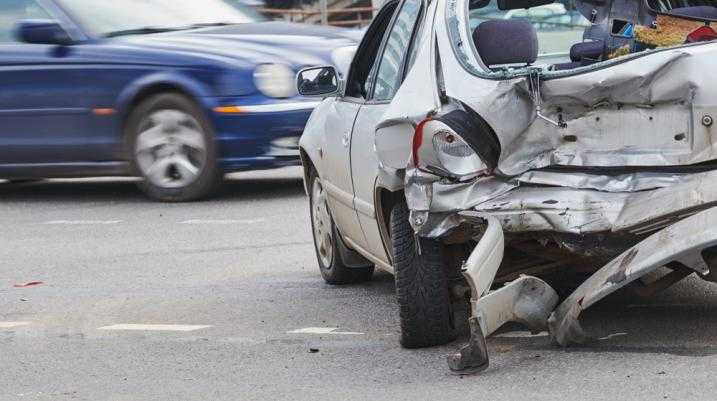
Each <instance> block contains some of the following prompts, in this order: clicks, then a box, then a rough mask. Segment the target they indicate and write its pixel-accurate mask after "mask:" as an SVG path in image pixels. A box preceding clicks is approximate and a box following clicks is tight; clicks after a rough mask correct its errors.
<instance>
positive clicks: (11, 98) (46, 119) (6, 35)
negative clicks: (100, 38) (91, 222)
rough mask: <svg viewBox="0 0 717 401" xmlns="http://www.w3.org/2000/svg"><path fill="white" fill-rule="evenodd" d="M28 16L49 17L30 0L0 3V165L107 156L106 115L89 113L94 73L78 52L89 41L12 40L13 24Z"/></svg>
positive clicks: (111, 150) (109, 149)
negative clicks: (58, 43) (57, 43)
mask: <svg viewBox="0 0 717 401" xmlns="http://www.w3.org/2000/svg"><path fill="white" fill-rule="evenodd" d="M30 18H46V19H52V18H53V16H52V15H49V14H48V12H47V11H46V10H44V9H42V8H40V7H39V5H38V4H37V3H36V0H2V1H0V164H26V163H30V164H33V163H42V164H50V163H77V162H92V161H105V160H110V159H112V158H113V153H116V149H115V147H114V146H113V145H115V146H116V143H108V142H111V140H110V139H109V138H108V133H107V131H108V129H110V128H109V127H110V124H109V123H110V121H109V120H111V119H112V117H110V118H107V117H106V116H105V118H101V117H100V116H97V115H95V114H93V108H101V106H102V105H93V104H91V103H92V99H96V98H97V91H98V90H99V89H98V85H97V84H98V82H97V81H98V79H99V77H97V76H94V75H96V74H87V68H86V67H87V60H82V59H81V57H80V56H78V55H79V54H81V53H82V47H83V46H91V45H89V44H88V45H79V46H69V47H61V46H55V45H42V44H27V43H18V42H17V41H16V40H15V38H14V37H13V33H12V29H13V26H14V24H15V23H16V22H17V21H19V20H22V19H30ZM107 112H108V113H109V111H107ZM95 113H97V110H95ZM100 113H101V111H100ZM115 142H116V140H115Z"/></svg>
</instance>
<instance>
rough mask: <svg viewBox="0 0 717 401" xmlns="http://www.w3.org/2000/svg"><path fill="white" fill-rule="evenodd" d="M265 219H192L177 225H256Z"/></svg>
mask: <svg viewBox="0 0 717 401" xmlns="http://www.w3.org/2000/svg"><path fill="white" fill-rule="evenodd" d="M265 221H266V219H244V220H236V219H222V220H205V219H194V220H184V221H180V222H179V224H215V225H230V224H256V223H263V222H265Z"/></svg>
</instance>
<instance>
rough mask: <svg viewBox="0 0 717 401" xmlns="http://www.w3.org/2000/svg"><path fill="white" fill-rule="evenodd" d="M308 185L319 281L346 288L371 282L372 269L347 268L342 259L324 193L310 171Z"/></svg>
mask: <svg viewBox="0 0 717 401" xmlns="http://www.w3.org/2000/svg"><path fill="white" fill-rule="evenodd" d="M309 181H310V182H309V188H310V189H311V192H309V213H310V216H311V229H312V231H313V234H314V248H315V249H316V259H317V260H318V262H319V270H320V271H321V277H323V278H324V281H326V282H327V283H329V284H349V283H357V282H362V281H368V280H370V279H371V276H372V275H373V269H374V268H373V266H361V267H349V266H347V265H346V264H345V263H344V261H343V260H342V259H341V253H340V249H339V246H340V245H339V240H340V238H339V233H338V230H337V229H336V225H335V224H334V220H333V219H332V218H331V212H330V210H329V205H328V202H327V200H326V190H325V189H324V186H323V183H322V182H321V179H320V178H319V177H318V176H317V175H316V173H315V172H314V171H312V173H311V176H310V179H309Z"/></svg>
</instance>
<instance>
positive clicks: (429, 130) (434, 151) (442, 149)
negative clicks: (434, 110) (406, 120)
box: [413, 120, 488, 177]
mask: <svg viewBox="0 0 717 401" xmlns="http://www.w3.org/2000/svg"><path fill="white" fill-rule="evenodd" d="M413 162H414V165H415V166H417V167H419V168H424V169H426V170H430V171H432V172H436V173H441V172H443V173H447V174H448V175H451V176H455V177H465V176H475V175H482V174H485V173H487V172H488V166H487V165H486V164H485V163H484V162H483V160H481V158H480V156H479V155H478V153H476V151H475V150H474V149H473V148H471V146H470V145H469V144H468V143H467V142H466V141H465V140H464V139H463V138H462V137H461V136H460V135H458V134H457V133H455V131H453V130H452V129H451V128H450V127H449V126H448V125H446V124H445V123H443V122H441V121H438V120H424V121H422V122H421V123H420V124H419V125H418V127H416V132H415V134H414V139H413Z"/></svg>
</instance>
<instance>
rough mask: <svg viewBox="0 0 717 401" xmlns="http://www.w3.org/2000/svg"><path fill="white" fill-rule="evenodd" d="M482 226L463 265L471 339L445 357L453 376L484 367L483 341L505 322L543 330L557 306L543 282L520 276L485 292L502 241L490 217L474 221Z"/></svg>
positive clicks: (500, 254)
mask: <svg viewBox="0 0 717 401" xmlns="http://www.w3.org/2000/svg"><path fill="white" fill-rule="evenodd" d="M475 221H476V222H478V221H483V222H484V223H487V224H486V228H485V231H484V233H483V235H482V236H481V238H480V240H479V241H478V244H477V245H476V247H475V248H474V249H473V251H472V252H471V254H470V256H469V257H468V260H467V261H466V262H465V263H464V265H463V275H464V276H465V278H466V281H467V282H468V284H469V286H470V288H471V310H472V313H471V318H470V319H469V324H470V327H471V338H470V341H469V343H468V344H467V345H466V346H464V347H463V348H462V349H461V350H460V351H459V352H457V353H455V354H453V355H450V356H449V357H448V363H449V366H450V368H451V370H453V371H454V372H458V373H465V372H466V371H468V372H470V373H472V372H474V371H479V370H483V369H485V368H486V367H487V366H488V352H487V349H486V346H485V338H486V337H488V336H489V335H491V334H492V333H494V332H495V331H496V330H497V329H498V328H500V327H501V326H503V325H504V324H505V323H508V322H517V323H521V324H524V325H526V326H527V327H528V329H529V330H531V331H532V332H534V333H537V332H539V331H542V330H545V329H547V322H548V317H549V316H550V313H551V311H552V310H553V309H554V308H555V306H556V305H557V304H558V294H557V293H556V292H555V290H553V289H552V288H551V287H550V286H549V285H547V284H546V283H545V282H544V281H542V280H540V279H539V278H536V277H530V276H523V277H520V278H518V279H516V280H514V281H512V282H510V283H508V284H506V285H505V286H504V287H502V288H500V289H498V290H495V291H489V290H490V288H491V285H492V284H493V280H494V279H495V275H496V273H497V271H498V267H500V264H501V262H502V260H503V250H504V238H503V231H502V229H501V225H500V222H498V220H497V219H496V218H495V217H493V216H490V215H486V216H484V217H482V218H481V217H476V220H475Z"/></svg>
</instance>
